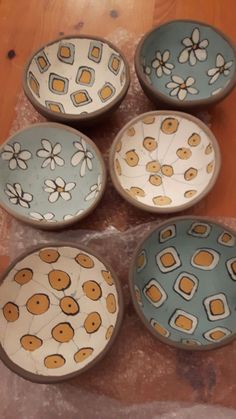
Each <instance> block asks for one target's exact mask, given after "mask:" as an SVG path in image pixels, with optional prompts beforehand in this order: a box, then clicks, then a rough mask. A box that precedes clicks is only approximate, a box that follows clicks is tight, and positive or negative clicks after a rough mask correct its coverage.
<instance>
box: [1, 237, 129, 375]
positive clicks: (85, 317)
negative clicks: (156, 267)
mask: <svg viewBox="0 0 236 419" xmlns="http://www.w3.org/2000/svg"><path fill="white" fill-rule="evenodd" d="M0 307H1V309H0V324H1V327H0V358H1V359H2V361H3V362H4V363H5V364H6V365H7V366H8V367H9V368H10V369H11V370H12V371H14V372H16V373H17V374H19V375H21V376H22V377H24V378H26V379H28V380H31V381H35V382H38V383H54V382H59V381H64V380H67V379H70V378H73V377H74V376H76V375H78V374H80V373H81V372H83V371H85V370H87V369H89V368H90V367H92V366H93V365H94V364H95V363H97V362H98V361H99V360H100V359H101V358H102V357H103V356H104V355H105V353H106V352H107V351H108V349H109V348H110V347H111V345H112V344H113V342H114V339H115V337H116V335H117V333H118V330H119V328H120V325H121V320H122V314H123V299H122V292H121V287H120V284H119V282H118V280H117V279H116V277H115V275H114V273H113V272H112V271H111V270H110V268H108V267H107V264H106V263H105V262H104V261H103V260H102V259H101V258H100V257H99V256H98V255H96V253H94V252H92V251H91V250H89V249H87V248H84V247H81V246H80V247H77V246H74V245H73V244H60V245H44V246H43V247H42V246H41V247H38V248H37V249H34V250H31V251H30V252H28V253H27V254H25V255H23V256H21V257H20V258H18V259H17V260H15V261H14V262H13V263H12V265H11V266H10V267H9V269H8V270H7V272H6V273H5V274H4V275H3V282H2V283H1V285H0Z"/></svg>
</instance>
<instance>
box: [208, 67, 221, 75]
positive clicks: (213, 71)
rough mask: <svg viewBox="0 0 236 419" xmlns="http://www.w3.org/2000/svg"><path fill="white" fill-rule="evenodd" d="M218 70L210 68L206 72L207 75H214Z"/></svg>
mask: <svg viewBox="0 0 236 419" xmlns="http://www.w3.org/2000/svg"><path fill="white" fill-rule="evenodd" d="M218 72H219V69H218V68H210V69H209V70H208V72H207V74H208V76H214V75H215V74H216V73H218Z"/></svg>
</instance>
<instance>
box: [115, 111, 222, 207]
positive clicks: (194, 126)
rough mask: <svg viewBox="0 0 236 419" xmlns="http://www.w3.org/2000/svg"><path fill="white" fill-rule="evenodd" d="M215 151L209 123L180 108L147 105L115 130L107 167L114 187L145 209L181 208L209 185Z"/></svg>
mask: <svg viewBox="0 0 236 419" xmlns="http://www.w3.org/2000/svg"><path fill="white" fill-rule="evenodd" d="M219 169H220V151H219V147H218V144H217V141H216V139H215V137H214V135H213V134H212V132H211V131H210V130H209V128H208V127H207V126H206V125H205V124H204V123H203V122H202V121H200V120H199V119H197V118H195V117H193V116H191V115H189V114H185V113H182V112H174V111H170V112H168V111H152V112H147V113H145V114H142V115H139V116H138V117H136V118H134V119H132V120H131V121H130V122H129V123H128V124H127V125H126V126H125V127H124V128H123V129H122V130H121V131H120V132H119V133H118V135H117V137H116V138H115V140H114V143H113V145H112V148H111V152H110V172H111V177H112V180H113V183H114V186H115V187H116V189H117V191H118V192H119V193H120V194H121V195H122V196H123V197H124V198H125V199H126V200H127V201H128V202H130V203H131V204H133V205H135V206H137V207H138V208H141V209H143V210H146V211H150V212H166V213H169V212H175V211H182V210H184V209H186V208H188V207H190V206H192V205H194V204H195V203H196V202H198V201H199V200H200V199H202V198H203V197H204V196H205V195H206V194H207V193H208V192H209V191H210V189H211V188H212V187H213V185H214V183H215V181H216V179H217V176H218V173H219Z"/></svg>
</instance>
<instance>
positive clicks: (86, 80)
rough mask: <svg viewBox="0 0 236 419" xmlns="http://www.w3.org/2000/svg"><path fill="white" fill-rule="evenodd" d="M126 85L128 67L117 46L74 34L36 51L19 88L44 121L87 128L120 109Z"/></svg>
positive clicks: (96, 38) (95, 38)
mask: <svg viewBox="0 0 236 419" xmlns="http://www.w3.org/2000/svg"><path fill="white" fill-rule="evenodd" d="M129 83H130V77H129V68H128V63H127V61H126V59H125V57H124V55H123V54H122V52H121V51H120V50H119V49H118V48H117V47H116V46H114V45H113V44H111V43H110V42H109V41H107V40H105V39H103V38H98V37H94V36H87V35H78V36H66V37H63V38H60V39H57V40H54V41H52V42H50V43H49V44H47V45H44V46H42V47H41V48H40V49H39V50H38V51H36V52H35V53H34V54H33V55H32V56H31V58H30V59H29V61H28V64H27V65H26V69H25V74H24V83H23V85H24V90H25V93H26V96H27V97H28V99H29V100H30V101H31V103H32V104H33V106H35V108H36V109H37V110H38V111H39V112H41V113H42V114H43V115H45V116H46V117H48V118H49V119H52V120H57V121H58V120H59V121H72V122H73V121H76V122H81V123H83V124H86V123H87V124H89V123H90V122H94V121H95V122H96V120H97V119H98V118H99V117H100V116H104V115H105V114H106V113H107V112H110V111H111V110H113V109H115V108H116V107H117V106H119V104H120V103H121V101H122V100H123V99H124V97H125V95H126V93H127V90H128V87H129Z"/></svg>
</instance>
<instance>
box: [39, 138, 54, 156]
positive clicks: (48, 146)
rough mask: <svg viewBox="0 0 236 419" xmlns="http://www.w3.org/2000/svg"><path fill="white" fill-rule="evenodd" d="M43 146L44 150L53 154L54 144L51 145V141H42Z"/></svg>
mask: <svg viewBox="0 0 236 419" xmlns="http://www.w3.org/2000/svg"><path fill="white" fill-rule="evenodd" d="M41 144H42V146H43V148H45V150H47V151H48V152H49V153H51V152H52V144H51V143H50V141H49V140H45V139H43V140H41Z"/></svg>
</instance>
